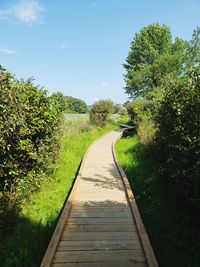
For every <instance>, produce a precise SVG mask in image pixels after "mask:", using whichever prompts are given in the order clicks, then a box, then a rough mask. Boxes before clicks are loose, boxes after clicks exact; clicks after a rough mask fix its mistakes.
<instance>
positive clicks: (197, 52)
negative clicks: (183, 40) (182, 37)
mask: <svg viewBox="0 0 200 267" xmlns="http://www.w3.org/2000/svg"><path fill="white" fill-rule="evenodd" d="M187 56H188V67H189V68H190V67H200V27H197V28H196V29H195V30H194V32H193V36H192V40H191V41H190V42H189V45H188V48H187Z"/></svg>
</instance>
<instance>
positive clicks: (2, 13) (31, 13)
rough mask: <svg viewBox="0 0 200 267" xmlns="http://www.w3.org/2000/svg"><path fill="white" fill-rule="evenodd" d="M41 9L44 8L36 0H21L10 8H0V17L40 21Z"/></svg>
mask: <svg viewBox="0 0 200 267" xmlns="http://www.w3.org/2000/svg"><path fill="white" fill-rule="evenodd" d="M43 11H44V9H43V8H42V7H41V6H40V4H39V3H38V2H37V1H36V0H22V1H20V2H19V3H18V4H17V5H15V6H13V7H11V8H8V9H2V10H0V18H3V19H9V20H13V19H14V20H18V21H22V22H24V23H27V24H35V23H40V22H41V13H42V12H43Z"/></svg>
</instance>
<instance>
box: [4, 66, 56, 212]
mask: <svg viewBox="0 0 200 267" xmlns="http://www.w3.org/2000/svg"><path fill="white" fill-rule="evenodd" d="M59 118H60V111H59V110H57V106H56V105H54V103H53V102H52V101H51V100H50V99H49V97H47V92H46V91H45V90H43V89H41V88H39V87H38V86H35V85H34V84H33V81H32V79H29V80H27V81H24V80H20V81H18V80H16V79H15V78H14V77H13V76H12V75H11V74H10V73H8V72H6V71H5V70H3V69H2V68H1V70H0V191H1V192H2V194H3V197H4V199H5V200H6V203H7V204H8V207H10V208H11V209H12V207H13V208H14V207H15V206H17V205H16V202H17V201H19V200H20V198H21V196H22V195H23V197H24V194H25V195H26V196H28V195H29V194H30V192H31V191H32V190H35V189H36V188H38V187H39V185H40V180H41V179H42V178H41V177H42V176H43V175H42V172H43V171H44V170H45V169H46V168H47V166H48V164H47V163H48V161H49V158H50V157H51V155H53V154H55V152H56V149H57V144H56V139H55V138H56V137H55V134H54V133H55V132H56V130H57V129H58V128H57V127H58V123H59ZM38 172H40V173H41V175H40V176H37V175H36V173H38Z"/></svg>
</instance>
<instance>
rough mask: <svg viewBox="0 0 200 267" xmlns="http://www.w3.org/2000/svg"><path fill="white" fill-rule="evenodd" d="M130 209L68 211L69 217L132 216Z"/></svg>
mask: <svg viewBox="0 0 200 267" xmlns="http://www.w3.org/2000/svg"><path fill="white" fill-rule="evenodd" d="M132 216H133V215H132V214H131V211H128V212H127V211H125V212H124V211H120V212H107V211H101V210H99V211H74V210H72V211H71V212H70V217H71V218H78V217H88V218H102V217H107V218H132Z"/></svg>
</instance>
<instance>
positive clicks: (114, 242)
mask: <svg viewBox="0 0 200 267" xmlns="http://www.w3.org/2000/svg"><path fill="white" fill-rule="evenodd" d="M122 132H123V130H118V131H112V132H111V133H109V134H107V135H105V136H104V137H102V138H100V139H98V140H97V141H96V142H94V143H93V144H92V145H91V146H90V148H89V149H88V151H87V153H86V155H85V157H84V160H83V162H82V165H81V168H80V171H79V174H78V176H77V178H76V182H75V184H74V187H73V190H72V192H71V194H70V196H69V198H68V201H67V203H66V205H65V208H64V210H63V213H62V215H61V217H60V220H59V222H58V225H57V227H56V229H55V232H54V234H53V236H52V239H51V242H50V244H49V247H48V249H47V251H46V254H45V256H44V259H43V261H42V264H41V267H50V266H51V267H129V266H131V267H134V266H135V267H147V266H148V267H157V266H158V265H157V262H156V259H155V256H154V253H153V250H152V248H151V245H150V242H149V239H148V236H147V233H146V231H145V228H144V225H143V223H142V220H141V217H140V215H139V211H138V209H137V205H136V203H135V199H134V196H133V193H132V191H131V189H130V185H129V183H128V180H127V178H126V176H125V174H124V172H123V170H122V169H121V167H120V165H119V163H118V162H117V159H116V156H115V151H114V149H113V148H114V144H115V142H116V141H117V140H118V139H119V138H120V137H121V135H122Z"/></svg>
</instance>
